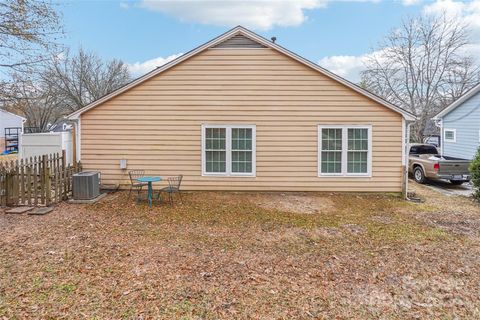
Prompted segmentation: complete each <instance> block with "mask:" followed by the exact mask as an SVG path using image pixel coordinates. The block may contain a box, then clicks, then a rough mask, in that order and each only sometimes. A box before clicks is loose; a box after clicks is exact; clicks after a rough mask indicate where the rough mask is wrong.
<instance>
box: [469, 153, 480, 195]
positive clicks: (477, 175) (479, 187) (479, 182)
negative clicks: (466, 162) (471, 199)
mask: <svg viewBox="0 0 480 320" xmlns="http://www.w3.org/2000/svg"><path fill="white" fill-rule="evenodd" d="M470 172H471V173H472V182H473V186H474V188H475V193H474V196H475V197H476V198H477V199H480V148H478V150H477V154H476V155H475V158H473V160H472V163H471V164H470Z"/></svg>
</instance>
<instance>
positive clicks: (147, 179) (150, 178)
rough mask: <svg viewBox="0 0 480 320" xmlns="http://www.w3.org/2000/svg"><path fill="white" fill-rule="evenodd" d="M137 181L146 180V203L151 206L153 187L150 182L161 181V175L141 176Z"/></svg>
mask: <svg viewBox="0 0 480 320" xmlns="http://www.w3.org/2000/svg"><path fill="white" fill-rule="evenodd" d="M137 181H138V182H143V183H145V182H147V183H148V205H149V206H150V207H151V206H152V200H153V187H152V183H153V182H159V181H162V178H161V177H141V178H138V179H137Z"/></svg>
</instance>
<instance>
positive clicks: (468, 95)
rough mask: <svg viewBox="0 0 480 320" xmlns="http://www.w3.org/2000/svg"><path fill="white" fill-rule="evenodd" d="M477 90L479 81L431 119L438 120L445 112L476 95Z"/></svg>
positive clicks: (479, 85)
mask: <svg viewBox="0 0 480 320" xmlns="http://www.w3.org/2000/svg"><path fill="white" fill-rule="evenodd" d="M478 92H480V83H479V84H477V85H476V86H474V87H473V88H472V89H470V90H469V91H467V92H466V93H465V94H464V95H463V96H461V97H460V98H458V99H457V100H455V101H453V102H452V103H451V104H450V105H449V106H448V107H446V108H445V109H443V110H442V111H440V112H439V113H438V114H437V115H436V116H435V117H433V118H432V119H433V120H440V119H442V118H443V117H445V116H446V115H447V114H449V113H450V112H452V111H453V110H455V109H456V108H457V107H458V106H460V105H461V104H462V103H464V102H465V101H467V100H468V99H470V98H471V97H473V96H474V95H476V94H477V93H478Z"/></svg>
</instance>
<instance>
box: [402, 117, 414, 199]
mask: <svg viewBox="0 0 480 320" xmlns="http://www.w3.org/2000/svg"><path fill="white" fill-rule="evenodd" d="M413 123H414V121H408V122H407V126H406V127H407V128H406V136H405V140H406V141H405V155H404V157H405V158H404V161H405V173H404V174H405V176H404V179H405V200H409V198H408V168H409V160H408V158H409V154H410V131H411V129H410V127H411V125H412V124H413Z"/></svg>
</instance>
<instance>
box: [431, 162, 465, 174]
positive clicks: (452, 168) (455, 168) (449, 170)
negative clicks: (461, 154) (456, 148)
mask: <svg viewBox="0 0 480 320" xmlns="http://www.w3.org/2000/svg"><path fill="white" fill-rule="evenodd" d="M439 164H440V168H439V169H438V174H469V171H468V167H469V166H470V161H466V160H458V161H455V160H448V161H439Z"/></svg>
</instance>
